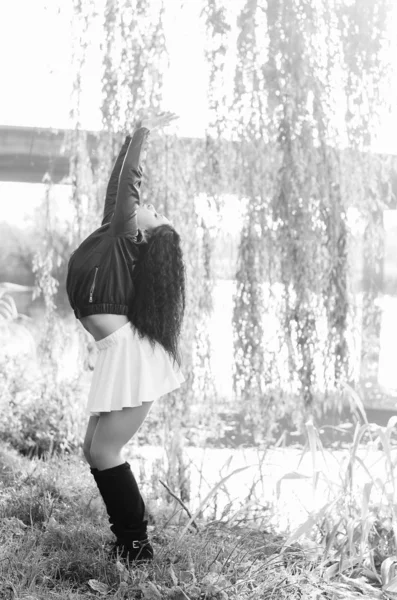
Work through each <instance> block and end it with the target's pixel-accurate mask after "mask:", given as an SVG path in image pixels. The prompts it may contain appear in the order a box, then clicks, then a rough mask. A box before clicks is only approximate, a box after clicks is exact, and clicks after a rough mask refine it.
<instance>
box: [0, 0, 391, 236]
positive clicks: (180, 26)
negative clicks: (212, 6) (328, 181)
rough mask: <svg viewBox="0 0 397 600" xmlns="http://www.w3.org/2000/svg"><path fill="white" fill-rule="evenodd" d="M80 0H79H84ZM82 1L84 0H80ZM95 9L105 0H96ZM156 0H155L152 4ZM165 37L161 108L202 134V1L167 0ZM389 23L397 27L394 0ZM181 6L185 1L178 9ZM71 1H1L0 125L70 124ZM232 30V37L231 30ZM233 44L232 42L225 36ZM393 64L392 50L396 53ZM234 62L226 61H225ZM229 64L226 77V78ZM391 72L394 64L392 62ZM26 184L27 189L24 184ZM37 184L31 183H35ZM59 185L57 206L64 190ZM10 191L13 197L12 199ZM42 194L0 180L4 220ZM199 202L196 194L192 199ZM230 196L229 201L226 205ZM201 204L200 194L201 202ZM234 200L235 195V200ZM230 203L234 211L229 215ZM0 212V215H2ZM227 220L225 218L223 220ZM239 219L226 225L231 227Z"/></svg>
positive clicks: (234, 1) (90, 115)
mask: <svg viewBox="0 0 397 600" xmlns="http://www.w3.org/2000/svg"><path fill="white" fill-rule="evenodd" d="M83 1H84V0H83ZM85 1H88V0H85ZM95 1H96V3H97V6H98V10H99V12H100V13H101V12H102V10H103V6H104V2H105V0H95ZM158 1H159V0H153V2H154V3H155V2H158ZM244 2H245V0H230V3H228V5H227V6H228V10H229V11H230V13H231V14H234V15H236V14H237V13H238V12H239V10H240V8H241V6H243V4H244ZM165 5H166V13H165V20H164V26H165V37H166V42H167V47H168V52H169V62H170V67H169V69H168V71H167V72H166V73H164V88H163V98H164V103H163V107H162V108H163V110H170V111H172V112H175V113H176V114H178V115H179V117H180V118H179V120H178V121H176V122H175V124H173V125H171V126H170V130H171V129H172V130H173V131H172V132H173V133H176V134H177V135H181V136H192V137H202V136H204V134H205V129H206V126H207V124H208V120H209V111H208V108H207V86H208V66H207V63H206V60H205V56H204V47H205V26H204V23H203V22H202V19H200V17H199V11H200V8H201V6H202V1H201V0H167V2H166V3H165ZM394 5H395V10H394V14H393V18H392V19H391V22H390V28H391V31H395V30H397V0H395V2H394ZM181 6H183V7H182V8H181ZM72 7H73V1H72V0H12V1H9V2H0V56H1V59H0V80H1V83H2V93H1V94H0V126H1V125H17V126H30V127H45V128H47V127H48V128H55V129H57V128H60V129H62V128H67V127H70V126H71V122H70V119H69V112H70V108H71V90H72V84H73V77H74V73H73V69H72V63H71V49H72V42H73V37H72V27H71V21H72ZM102 35H103V34H102V30H101V27H100V26H96V27H91V28H90V39H89V46H88V50H87V60H86V65H85V68H84V72H83V77H82V79H83V81H84V82H85V87H84V90H83V95H82V106H81V124H82V126H83V127H84V128H86V129H89V130H99V129H101V114H100V108H99V107H100V98H101V71H102V64H101V43H103V41H104V40H103V39H102V37H101V36H102ZM230 35H231V36H233V37H234V39H235V35H236V29H233V30H232V32H231V34H230ZM231 46H232V47H233V46H235V42H234V41H232V42H231ZM395 59H396V67H397V52H396V58H395ZM230 62H232V61H230ZM229 70H230V81H232V79H231V77H232V75H231V73H232V70H231V69H230V68H229ZM396 71H397V68H396ZM393 96H394V97H395V98H396V100H397V77H396V79H395V81H393ZM396 131H397V101H396V102H394V112H393V113H392V114H391V115H390V116H384V118H383V119H382V125H381V128H380V130H379V141H378V142H377V144H376V145H374V148H373V149H374V150H375V151H379V152H385V153H395V154H397V136H396ZM26 186H28V188H29V189H27V187H26ZM35 186H36V187H35ZM57 187H59V188H62V187H65V189H63V190H61V189H59V191H58V194H57V195H58V197H59V198H60V202H61V206H65V202H64V200H62V198H65V197H66V196H67V195H68V190H67V188H66V186H57ZM12 197H16V198H18V203H15V204H14V203H12V202H11V203H10V202H9V199H10V198H12ZM42 197H43V186H42V185H41V184H35V185H34V184H22V183H11V182H2V183H0V206H1V205H2V200H4V202H7V210H8V220H9V222H10V223H11V222H12V223H17V222H20V221H21V211H23V206H25V205H26V210H25V212H24V213H23V214H27V212H29V210H30V209H32V208H33V207H34V206H36V205H37V203H38V202H40V201H41V199H42ZM197 202H198V203H199V202H200V199H197ZM231 202H232V200H231V199H229V200H228V201H227V205H229V206H230V204H231ZM203 203H204V204H205V200H203ZM233 204H235V203H234V201H233ZM13 206H14V210H13V208H12V207H13ZM235 211H236V207H235V206H234V208H233V211H231V212H232V213H234V214H236V213H235ZM3 214H4V213H3ZM224 225H226V223H224ZM236 227H237V225H233V223H232V219H231V220H230V223H229V228H230V230H233V231H235V230H236Z"/></svg>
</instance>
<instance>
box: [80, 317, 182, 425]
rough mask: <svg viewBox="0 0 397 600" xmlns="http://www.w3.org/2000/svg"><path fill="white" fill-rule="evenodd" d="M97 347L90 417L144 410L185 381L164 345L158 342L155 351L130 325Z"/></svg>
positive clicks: (105, 339)
mask: <svg viewBox="0 0 397 600" xmlns="http://www.w3.org/2000/svg"><path fill="white" fill-rule="evenodd" d="M95 345H96V347H97V349H98V355H97V359H96V363H95V368H94V372H93V376H92V381H91V387H90V391H89V394H88V402H87V413H89V414H90V415H97V416H99V415H100V413H101V412H109V411H112V410H122V409H123V408H127V407H131V406H141V405H142V403H143V402H152V401H153V400H156V399H157V398H160V397H161V396H164V395H165V394H168V393H169V392H172V391H173V390H175V389H177V388H179V387H180V385H181V383H183V382H184V381H185V378H184V376H183V375H182V373H181V371H180V369H179V367H178V365H177V364H176V363H174V362H173V361H172V359H171V357H170V356H169V355H168V353H167V352H166V351H165V350H164V348H163V347H162V346H161V344H159V343H157V342H156V344H155V346H154V347H153V348H152V346H151V345H150V342H149V340H148V339H146V338H143V339H141V338H140V337H139V335H138V333H137V331H136V329H135V328H134V326H133V325H132V323H130V322H128V323H126V324H125V325H123V326H122V327H120V328H119V329H117V330H116V331H114V332H113V333H111V334H110V335H108V336H107V337H105V338H103V339H102V340H99V342H95Z"/></svg>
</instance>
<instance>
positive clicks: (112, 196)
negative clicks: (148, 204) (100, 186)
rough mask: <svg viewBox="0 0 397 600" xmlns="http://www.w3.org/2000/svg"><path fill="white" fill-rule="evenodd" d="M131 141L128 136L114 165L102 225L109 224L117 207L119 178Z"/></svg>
mask: <svg viewBox="0 0 397 600" xmlns="http://www.w3.org/2000/svg"><path fill="white" fill-rule="evenodd" d="M130 141H131V136H130V135H127V137H126V138H125V141H124V144H123V145H122V147H121V150H120V153H119V155H118V157H117V159H116V162H115V163H114V167H113V171H112V174H111V176H110V179H109V183H108V187H107V189H106V198H105V207H104V209H103V219H102V223H101V225H105V224H106V223H109V222H110V221H111V219H112V216H113V212H114V207H115V205H116V196H117V188H118V185H119V176H120V171H121V167H122V165H123V161H124V157H125V155H126V153H127V149H128V145H129V143H130Z"/></svg>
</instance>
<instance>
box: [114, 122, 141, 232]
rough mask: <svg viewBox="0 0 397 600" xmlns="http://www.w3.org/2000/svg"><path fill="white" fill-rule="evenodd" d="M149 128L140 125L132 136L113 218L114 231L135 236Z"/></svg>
mask: <svg viewBox="0 0 397 600" xmlns="http://www.w3.org/2000/svg"><path fill="white" fill-rule="evenodd" d="M149 133H150V131H149V129H147V128H146V127H140V128H139V129H137V130H136V131H135V133H134V135H133V136H132V139H131V141H130V143H129V146H128V150H127V153H126V155H125V158H124V162H123V166H122V169H121V173H120V179H119V185H118V190H117V197H116V208H115V211H114V215H113V219H112V224H111V228H112V232H113V233H114V234H115V235H116V234H119V233H128V234H131V235H133V236H135V235H136V234H137V233H138V224H137V210H136V209H137V206H138V205H139V200H140V196H139V192H140V186H141V181H142V173H143V171H142V167H141V164H140V163H141V158H142V157H143V155H144V154H145V153H146V145H147V144H146V142H147V138H148V136H149Z"/></svg>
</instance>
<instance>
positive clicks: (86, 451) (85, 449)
mask: <svg viewBox="0 0 397 600" xmlns="http://www.w3.org/2000/svg"><path fill="white" fill-rule="evenodd" d="M83 454H84V458H85V459H86V461H87V462H88V464H91V463H92V456H91V442H90V443H89V444H88V443H86V442H84V444H83Z"/></svg>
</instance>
